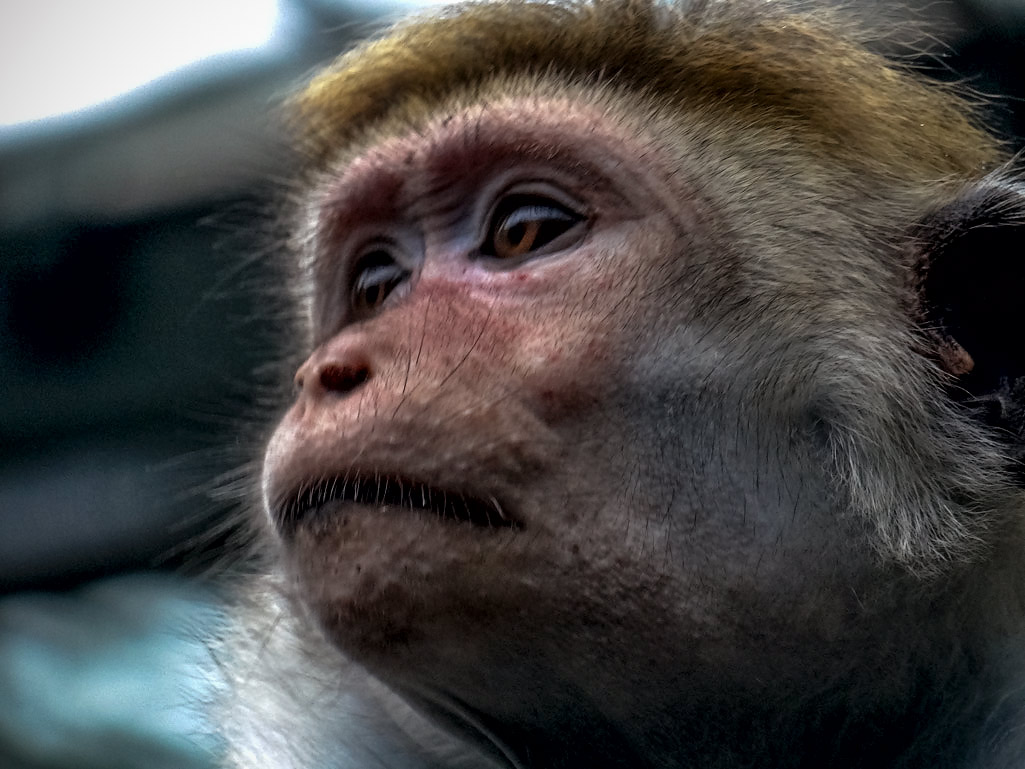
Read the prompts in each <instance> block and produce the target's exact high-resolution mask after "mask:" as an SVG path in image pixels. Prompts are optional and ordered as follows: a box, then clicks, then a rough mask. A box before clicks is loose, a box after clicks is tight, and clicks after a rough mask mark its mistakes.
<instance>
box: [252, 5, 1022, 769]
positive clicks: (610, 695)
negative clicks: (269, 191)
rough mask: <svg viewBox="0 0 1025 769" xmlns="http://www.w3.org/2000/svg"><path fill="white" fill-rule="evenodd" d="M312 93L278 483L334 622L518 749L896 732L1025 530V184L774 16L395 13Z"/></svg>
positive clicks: (819, 26)
mask: <svg viewBox="0 0 1025 769" xmlns="http://www.w3.org/2000/svg"><path fill="white" fill-rule="evenodd" d="M296 112H297V114H298V115H299V117H300V120H301V124H302V130H303V131H304V138H303V143H304V147H305V148H306V149H307V151H308V158H309V163H308V165H307V168H306V170H305V173H304V175H303V184H302V193H301V195H300V200H301V203H300V205H299V206H298V211H297V216H296V219H297V221H298V222H299V224H298V226H297V236H296V238H295V242H296V243H297V244H298V246H299V255H298V259H297V262H298V265H299V268H298V272H299V286H300V290H301V306H302V307H303V308H304V311H305V313H306V317H307V319H308V324H309V346H308V349H309V354H308V357H307V358H306V360H305V362H304V363H302V365H301V366H300V367H299V369H298V373H297V374H296V378H295V381H296V389H297V394H296V397H295V401H294V404H293V405H292V406H291V408H290V409H289V410H288V412H287V413H286V414H285V415H284V417H283V419H282V420H281V422H280V424H279V425H278V427H277V429H276V431H275V432H274V434H273V437H272V439H271V441H270V443H269V447H268V448H267V452H266V457H265V465H264V474H263V482H262V488H263V495H264V500H265V505H266V510H267V513H268V519H269V520H270V521H271V522H272V524H273V529H274V531H275V532H276V535H275V536H276V537H277V540H278V543H279V546H280V552H281V557H282V562H283V563H284V565H285V571H286V573H287V574H288V575H289V579H290V580H292V584H293V585H294V588H295V593H296V595H297V596H298V597H299V602H300V604H301V605H302V606H303V607H304V610H305V611H308V613H309V616H310V617H311V618H312V620H313V621H314V622H315V623H316V624H317V625H318V626H319V627H320V629H321V630H322V632H323V633H324V634H325V636H326V637H327V638H328V639H329V640H330V641H331V642H333V643H334V644H335V645H336V646H337V647H338V648H339V649H341V650H342V651H343V652H344V654H345V655H346V656H347V657H349V658H350V659H352V660H354V661H355V662H356V663H358V664H360V665H362V666H364V667H365V668H366V669H367V670H369V671H370V672H371V673H372V674H373V675H374V676H376V677H377V678H379V679H380V680H381V681H383V682H384V683H385V684H386V685H387V686H388V687H390V689H392V690H394V691H395V692H397V693H398V694H399V695H400V696H401V697H402V698H404V699H405V700H406V701H407V702H409V703H410V704H412V705H413V707H414V708H416V709H417V710H418V711H421V712H423V713H426V714H428V716H429V717H430V718H432V719H434V720H435V721H437V722H438V723H441V724H442V725H443V726H444V727H445V728H446V729H449V730H451V731H452V732H453V733H456V734H458V735H459V736H460V737H461V738H464V739H466V740H468V741H469V742H472V743H474V744H477V745H479V746H481V748H482V749H483V750H484V751H485V752H486V753H488V754H490V755H491V756H492V757H493V758H495V759H496V760H498V761H499V763H500V764H502V765H508V766H524V767H525V766H606V765H608V766H613V765H615V766H618V765H623V766H649V765H650V766H678V765H679V766H684V765H691V764H689V763H688V762H689V761H697V758H698V757H700V756H703V755H706V754H707V753H708V752H709V751H710V750H711V749H712V747H713V746H715V747H717V748H718V749H721V748H722V745H723V744H733V743H736V744H735V745H734V747H731V748H730V749H731V750H734V751H735V754H734V755H733V760H735V761H739V760H740V759H739V758H738V756H742V755H745V753H744V751H745V750H748V749H751V750H755V749H757V750H759V751H761V752H760V754H759V755H762V756H763V757H764V756H770V755H775V754H774V753H773V752H772V751H773V750H774V748H773V747H771V745H772V741H771V739H770V736H771V733H772V729H777V730H778V731H779V732H780V733H785V734H787V735H788V736H789V737H790V744H791V745H792V744H793V743H794V742H795V741H798V740H801V739H804V737H805V736H807V735H809V734H813V733H814V734H824V733H826V732H827V731H828V732H829V733H830V734H831V735H833V736H835V735H837V734H840V733H843V734H845V735H846V736H845V739H847V740H849V741H851V742H857V743H858V744H860V745H862V746H863V747H864V750H863V752H862V754H861V755H862V757H864V756H865V755H879V756H884V755H886V756H888V755H889V754H890V753H889V752H893V751H896V750H898V748H899V749H901V750H903V749H905V748H906V747H907V746H906V744H905V743H906V742H909V741H911V740H912V737H905V738H900V739H898V740H897V741H896V742H894V741H893V740H890V741H886V740H883V739H882V738H881V737H879V735H881V734H883V732H884V731H885V730H884V729H881V728H879V727H878V722H879V719H881V718H891V719H893V723H895V724H906V723H907V722H908V720H909V719H911V717H912V714H913V713H917V712H920V711H916V710H915V709H914V708H912V707H910V706H909V705H908V704H907V703H908V701H909V699H910V693H911V692H915V693H918V694H922V695H923V697H926V700H925V701H928V702H932V700H930V699H928V697H931V696H932V695H933V694H934V692H933V689H932V688H931V687H932V684H931V683H930V684H925V683H923V680H926V679H928V680H929V681H933V680H934V679H935V682H936V686H937V687H938V686H940V682H941V681H942V682H946V683H949V682H950V681H953V680H960V679H959V676H961V675H963V669H962V665H961V664H960V663H959V662H956V661H954V659H955V658H956V656H957V653H958V650H964V649H971V650H973V651H974V650H976V649H977V647H980V646H981V645H982V644H983V642H982V641H981V640H978V639H977V637H976V636H979V637H981V636H982V635H983V633H982V631H981V628H983V627H984V626H986V627H990V626H991V625H992V622H991V621H989V620H983V619H981V616H982V615H983V614H984V612H989V611H990V610H991V609H992V606H993V601H992V600H990V599H989V598H987V597H986V596H989V595H990V594H991V590H990V589H989V588H986V587H983V585H990V584H992V580H993V579H995V578H997V577H995V576H994V575H997V574H999V575H1001V576H1000V577H999V578H1000V579H1002V580H1005V581H1007V580H1008V579H1009V578H1007V577H1006V575H1005V572H1007V571H1008V570H1007V568H1006V567H1005V564H1006V563H1007V561H1006V559H1003V558H997V557H996V555H995V554H996V553H997V552H998V551H1000V550H1001V548H1004V547H1007V546H1009V545H1008V543H1010V542H1012V541H1013V542H1014V543H1015V544H1019V543H1020V532H1019V529H1020V520H1019V518H1020V515H1018V514H1019V513H1020V510H1021V498H1020V494H1019V491H1018V487H1017V484H1016V479H1015V477H1014V472H1013V470H1012V468H1011V460H1012V459H1013V457H1014V447H1013V445H1012V444H1013V443H1014V441H1013V440H1011V441H1008V440H1005V439H1004V438H1002V437H1001V435H1000V434H999V430H994V429H993V428H994V426H995V427H998V428H1000V429H1003V430H1004V434H1005V435H1010V434H1011V433H1013V432H1014V430H1013V429H1008V428H1009V427H1011V428H1014V427H1015V426H1016V425H1017V423H1016V422H1015V420H1018V421H1019V422H1020V412H1019V411H1018V410H1017V409H1016V407H1014V406H1013V404H1014V403H1016V401H1015V400H1014V396H1015V393H1016V392H1017V390H1016V388H1015V385H1016V382H1017V378H1018V377H1019V376H1020V375H1022V374H1023V373H1025V372H1023V367H1022V366H1021V365H1020V364H1021V363H1022V355H1021V353H1020V351H1017V346H1016V345H1014V344H1012V343H1009V341H1010V340H1009V338H1008V328H1009V327H1010V325H1011V324H1010V323H1009V322H1008V318H1007V317H1006V314H1007V309H1006V308H1007V305H1008V304H1010V301H1009V300H1010V299H1011V294H1013V293H1014V292H1016V291H1018V290H1019V289H1020V288H1021V285H1022V278H1023V277H1025V276H1023V272H1022V267H1021V265H1019V264H1017V263H1016V262H1015V260H1014V257H1013V256H1012V251H1013V247H1012V243H1016V242H1017V240H1016V235H1015V227H1016V226H1017V223H1018V220H1019V219H1020V216H1021V211H1022V194H1021V193H1022V188H1021V187H1020V186H1016V184H1015V183H1013V182H1010V181H1007V179H1008V177H1007V174H1006V173H1002V172H1001V171H1000V170H999V169H1000V164H1001V163H1002V162H1003V155H1002V152H1001V150H1000V148H999V146H998V144H997V143H996V142H995V141H994V140H992V139H991V138H989V137H988V136H987V135H986V134H985V133H984V132H983V131H982V130H980V129H979V128H978V127H977V125H976V121H975V117H974V115H973V114H972V111H971V110H970V109H969V108H968V107H967V106H966V104H965V103H964V102H963V100H962V99H960V97H958V96H956V95H955V94H953V93H951V92H949V91H945V90H943V89H941V88H939V87H934V86H930V85H927V84H925V83H924V82H922V81H921V80H919V79H918V78H917V77H916V76H913V75H911V74H909V73H907V72H904V71H901V70H900V69H897V68H895V67H894V66H892V65H891V64H889V63H887V62H886V61H884V60H883V59H882V58H880V57H877V56H876V55H875V54H872V53H869V52H868V51H866V50H865V49H863V48H861V47H860V46H858V45H856V44H854V43H851V42H847V41H845V40H844V39H843V38H842V37H840V36H837V35H835V34H834V33H833V32H832V31H830V28H829V25H828V24H825V23H821V22H817V21H816V20H815V19H814V18H809V17H803V16H798V15H793V14H791V13H790V12H789V11H786V10H785V9H784V10H780V9H775V8H766V9H762V10H760V11H758V12H757V13H756V12H755V11H754V10H753V9H751V8H747V7H746V6H745V7H744V8H741V7H740V5H738V4H732V5H729V6H727V7H719V6H718V5H717V4H708V5H707V6H704V5H703V6H702V7H701V8H698V7H695V8H692V9H689V10H687V9H680V8H676V7H670V6H665V5H663V4H659V3H646V2H618V0H617V1H614V2H604V0H600V1H598V2H588V3H585V4H581V5H580V6H579V7H578V6H569V5H560V4H548V3H506V4H498V5H480V6H468V7H466V8H464V9H461V10H458V11H454V12H450V13H447V14H441V15H438V16H436V17H435V18H433V19H428V20H421V21H418V22H414V23H410V24H406V25H402V26H400V27H398V28H397V29H396V30H395V31H393V32H392V33H391V34H390V35H389V36H387V37H385V38H383V39H382V40H379V41H376V42H373V43H369V44H367V45H365V46H363V47H361V48H359V49H357V50H356V51H355V52H353V53H350V54H348V55H346V56H345V57H343V58H342V59H341V60H340V61H339V62H338V63H337V64H336V65H334V66H333V67H332V68H330V69H329V70H328V71H327V72H326V73H324V74H322V75H320V76H318V78H317V79H315V80H314V81H313V82H312V84H311V85H310V86H309V87H308V89H307V90H306V91H305V92H304V93H303V94H302V95H300V97H299V98H298V100H297V109H296ZM980 223H983V224H985V225H986V228H987V229H986V230H985V231H983V230H980V229H978V225H979V224H980ZM977 252H984V254H985V255H984V256H982V257H979V258H976V256H975V254H976V253H977ZM1009 280H1010V281H1011V282H1010V284H1008V283H1007V281H1009ZM1002 285H1010V286H1013V288H1010V287H1008V288H1004V289H1001V293H999V294H998V295H999V296H1001V297H1003V298H1004V299H1005V300H1008V301H1007V302H1006V303H1003V304H1004V306H1003V307H1002V308H1001V309H999V310H994V311H990V310H989V309H988V306H987V299H986V296H987V295H988V293H987V292H989V291H990V290H994V289H999V287H1000V286H1002ZM1001 313H1003V314H1001ZM994 403H995V404H998V405H999V406H1000V408H996V409H995V408H994V407H993V404H994ZM984 404H989V406H984ZM980 410H985V411H986V414H987V415H989V421H988V422H987V419H981V418H980V413H979V412H980ZM1017 426H1018V427H1020V425H1017ZM1012 437H1014V436H1012ZM994 564H1000V565H999V566H997V565H994ZM1005 596H1006V593H1005ZM1014 600H1017V599H1014ZM1004 613H1005V614H1006V612H1004ZM972 622H977V625H976V630H977V631H978V632H976V630H966V631H965V632H960V631H959V632H958V633H953V632H952V630H951V628H952V627H955V626H957V627H959V628H960V627H962V626H963V627H970V626H971V623H972ZM959 623H960V624H959ZM968 658H971V659H975V658H974V657H971V655H970V654H967V653H966V655H965V659H968ZM937 660H939V661H937ZM905 695H908V696H905ZM922 701H923V700H922V699H921V698H920V699H918V700H916V702H918V703H919V705H920V703H921V702H922ZM798 703H799V704H798ZM921 707H926V706H921ZM930 707H931V706H930ZM849 712H859V713H870V714H872V715H873V718H868V717H866V718H864V719H862V720H861V721H857V722H855V721H853V720H852V719H849V718H847V716H846V715H845V714H846V713H849ZM901 719H905V720H901ZM770 727H771V728H770ZM863 727H864V728H863ZM844 730H846V731H844ZM873 730H874V731H873ZM745 734H748V735H754V736H753V737H751V741H750V742H749V743H745V742H744V740H743V739H740V735H745ZM738 740H739V741H738ZM901 740H903V742H901ZM937 744H938V743H937ZM815 745H817V746H818V747H817V749H818V750H819V751H820V758H823V760H826V758H825V757H828V756H829V755H832V753H830V752H829V751H834V750H835V749H836V745H837V740H836V739H832V740H827V739H821V740H819V741H817V742H815ZM865 746H867V747H865ZM872 751H876V753H872ZM887 751H889V752H887ZM503 762H504V763H503ZM770 764H771V762H770ZM770 764H767V765H770ZM710 765H715V766H720V765H722V766H725V765H733V764H728V763H719V764H710ZM771 765H774V764H771Z"/></svg>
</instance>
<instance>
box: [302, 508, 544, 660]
mask: <svg viewBox="0 0 1025 769" xmlns="http://www.w3.org/2000/svg"><path fill="white" fill-rule="evenodd" d="M463 500H466V502H465V503H464V501H463ZM457 506H458V507H459V508H460V510H461V511H462V512H464V515H462V516H457V515H455V514H454V513H453V507H456V506H453V505H451V504H450V505H447V506H445V507H441V506H439V507H438V508H436V509H432V508H417V507H411V506H410V505H408V504H363V503H360V502H353V501H337V500H335V501H328V502H326V503H323V504H320V505H317V506H315V507H313V508H311V509H310V510H309V511H307V513H306V514H305V515H303V517H302V520H301V521H299V522H298V523H297V524H296V525H295V527H294V530H293V531H291V532H290V534H289V535H288V536H286V537H285V538H284V550H285V562H286V567H287V569H288V571H289V573H290V574H291V575H292V577H293V579H294V580H295V581H296V583H297V588H298V591H299V593H300V594H301V595H302V596H303V601H304V603H305V604H306V605H307V606H308V607H309V609H310V610H311V611H312V612H313V613H314V615H315V616H316V617H317V619H318V620H319V623H320V625H321V626H322V628H323V629H324V630H325V632H326V633H327V635H328V636H329V637H330V638H331V639H332V640H333V641H334V642H335V643H337V644H338V645H339V646H340V647H341V648H342V649H343V650H344V651H345V652H347V653H348V654H350V655H351V656H353V657H354V658H357V659H359V660H361V661H364V662H368V663H370V662H372V661H373V659H374V658H375V657H378V656H379V655H381V654H382V653H385V654H386V655H387V656H388V657H389V658H394V657H395V656H396V655H397V654H398V655H401V653H402V651H403V650H405V649H410V648H412V647H415V646H416V645H417V644H418V643H422V642H424V639H425V638H432V639H437V638H439V637H445V636H448V635H449V634H451V633H454V634H456V635H457V636H462V635H464V634H466V633H468V632H471V631H472V632H473V633H479V629H480V628H481V627H489V626H492V625H493V624H494V623H495V621H497V620H499V619H500V617H501V616H502V615H503V613H504V609H503V606H505V605H516V604H518V603H519V602H520V601H521V600H522V595H520V593H521V591H522V589H523V588H524V587H527V586H529V585H528V584H526V583H529V582H530V580H512V579H504V580H503V579H498V575H503V574H522V573H524V570H525V569H527V568H529V567H528V565H527V564H525V563H523V562H522V561H523V560H524V558H525V555H526V552H525V551H524V550H523V548H521V547H519V546H517V538H519V537H521V536H522V533H523V532H522V531H521V527H520V526H518V525H516V524H514V523H513V522H511V521H509V520H508V519H506V520H503V521H501V525H499V524H498V523H496V522H494V521H493V520H489V519H488V518H486V517H485V516H484V512H483V510H484V508H483V507H482V506H480V505H476V503H474V502H472V501H469V500H468V498H462V497H460V503H459V504H458V505H457ZM475 508H476V509H475ZM494 518H497V517H496V516H492V519H494ZM496 580H497V581H496Z"/></svg>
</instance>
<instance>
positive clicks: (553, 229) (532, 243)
mask: <svg viewBox="0 0 1025 769" xmlns="http://www.w3.org/2000/svg"><path fill="white" fill-rule="evenodd" d="M580 219H581V217H580V216H579V215H578V214H576V213H574V212H572V211H570V210H568V209H567V208H566V207H565V206H562V205H561V204H559V203H556V202H555V201H553V200H549V199H548V198H543V197H539V196H534V195H512V196H510V197H508V198H506V199H505V200H503V201H502V202H501V203H500V204H499V206H498V208H497V209H496V210H495V214H494V216H493V217H492V219H491V226H490V228H489V229H488V234H487V238H486V239H485V241H484V244H483V246H482V248H481V252H482V253H483V254H485V255H487V256H494V257H496V258H498V259H522V258H523V257H526V256H529V255H531V254H533V253H535V252H539V251H541V250H542V249H544V248H545V247H546V246H548V245H550V244H552V243H553V242H554V241H556V240H558V239H559V237H560V236H562V235H564V234H566V233H567V232H569V231H570V230H572V229H573V227H575V226H576V225H577V224H578V223H579V222H580ZM556 245H558V244H556Z"/></svg>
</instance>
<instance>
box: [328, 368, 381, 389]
mask: <svg viewBox="0 0 1025 769" xmlns="http://www.w3.org/2000/svg"><path fill="white" fill-rule="evenodd" d="M368 379H370V367H369V366H367V365H365V364H354V365H350V364H345V365H338V364H328V365H325V366H324V367H323V368H322V369H321V370H320V385H321V387H323V388H324V389H325V390H327V391H329V392H337V393H342V394H344V393H348V392H352V391H353V390H355V389H356V388H357V387H359V386H360V385H362V384H363V383H364V382H366V381H367V380H368Z"/></svg>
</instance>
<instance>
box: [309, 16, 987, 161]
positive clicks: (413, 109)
mask: <svg viewBox="0 0 1025 769" xmlns="http://www.w3.org/2000/svg"><path fill="white" fill-rule="evenodd" d="M847 37H849V35H846V34H845V33H844V25H843V24H842V23H839V22H838V21H836V20H835V19H832V18H830V17H828V16H826V17H823V16H821V15H809V14H808V13H800V14H798V13H795V12H794V11H793V9H792V8H789V7H788V4H787V3H785V2H758V3H752V2H729V3H724V2H709V3H706V2H692V3H687V2H677V3H662V2H656V1H653V0H585V1H584V2H559V3H547V2H535V1H533V0H526V1H525V0H510V1H509V2H503V3H494V4H480V5H478V4H467V5H463V6H456V7H454V8H452V9H450V10H449V11H448V12H447V13H444V14H442V15H439V16H434V17H431V18H426V19H420V20H414V21H412V22H408V23H406V24H403V25H400V26H399V27H397V28H396V29H394V30H393V31H392V32H391V33H390V34H388V35H387V36H386V37H384V38H383V39H380V40H377V41H373V42H370V43H367V44H364V45H363V46H360V47H358V48H357V49H356V50H354V51H352V52H350V53H349V54H347V55H345V56H342V57H341V58H340V59H339V60H338V61H337V62H336V63H335V65H333V66H331V67H329V68H328V69H327V70H326V71H324V72H323V73H322V74H320V75H319V76H318V77H316V78H315V79H314V80H313V81H312V83H310V85H309V86H308V88H307V89H306V90H305V91H304V92H303V93H302V94H300V95H299V97H298V99H297V108H298V109H297V112H298V117H299V121H300V123H301V124H302V129H301V130H302V131H303V133H304V134H305V137H304V138H305V141H306V144H307V145H308V146H309V147H310V150H311V152H312V157H313V160H314V162H315V163H318V164H319V163H322V162H324V161H325V160H326V159H328V158H330V157H331V156H332V154H333V152H335V151H336V150H337V148H338V147H340V146H344V145H345V144H346V143H348V142H350V141H353V140H354V139H357V138H358V137H359V136H360V134H361V132H364V131H366V130H367V129H368V128H371V127H372V126H374V125H375V124H376V123H379V122H380V121H382V120H386V119H388V118H389V117H397V118H400V119H410V118H415V117H416V116H418V115H419V116H422V115H423V114H424V112H425V111H427V109H428V107H430V106H436V105H437V104H439V103H440V102H443V101H444V100H446V99H447V98H449V97H452V96H456V95H458V94H460V93H466V92H467V91H470V92H471V93H472V92H473V91H481V90H486V85H487V83H488V82H489V81H490V80H493V79H494V78H495V77H496V76H500V77H503V76H504V77H509V76H515V75H519V74H551V75H555V76H557V77H561V78H563V79H568V80H570V81H575V82H579V83H581V84H585V85H586V84H592V85H595V86H611V87H613V88H626V89H631V90H640V91H643V92H645V93H648V94H650V95H651V96H652V97H654V98H655V99H656V100H660V101H663V102H666V103H668V104H670V105H679V106H685V107H698V106H700V107H701V108H702V109H704V110H719V109H722V110H727V111H729V112H730V113H731V114H734V115H737V114H745V113H746V114H750V115H751V116H752V118H753V119H756V120H757V122H758V123H760V124H779V125H781V126H784V127H785V128H786V129H787V130H788V131H790V132H795V131H796V132H798V133H799V135H801V136H802V137H803V142H805V143H806V144H807V145H808V146H810V147H812V148H813V149H815V150H816V151H817V152H818V153H819V154H821V155H822V156H825V157H835V158H837V159H841V160H842V161H843V162H846V163H847V164H848V165H849V166H854V167H859V166H864V165H866V164H867V165H870V166H872V167H874V168H875V169H876V170H877V171H880V172H883V173H886V171H887V168H888V165H889V164H892V165H893V166H894V169H893V170H894V171H895V172H896V173H897V174H899V175H900V176H901V177H903V178H904V179H907V180H909V181H912V180H915V179H919V178H921V179H936V178H942V177H946V176H949V175H969V176H975V175H978V174H979V172H980V171H981V170H984V169H986V168H988V167H991V166H992V165H993V164H994V163H995V162H997V161H998V160H999V156H1000V152H999V150H998V147H997V145H996V143H995V142H994V141H993V140H992V139H991V138H990V137H988V136H987V135H986V133H985V132H984V131H983V130H981V129H980V128H979V127H978V126H977V125H976V124H975V121H974V120H973V118H972V111H971V109H970V108H968V105H966V103H965V102H964V100H963V99H962V98H960V97H958V96H957V95H955V94H954V93H952V92H951V91H950V89H945V88H942V87H939V86H935V85H927V84H925V83H923V82H922V80H921V79H920V78H918V77H916V76H914V75H913V74H911V73H909V72H906V71H902V70H901V69H900V68H898V67H896V66H894V65H893V64H892V63H890V62H887V61H886V60H885V59H884V58H883V57H881V56H878V55H875V54H873V53H871V52H870V51H868V50H866V49H865V48H864V47H862V46H861V45H860V44H859V43H858V42H857V41H849V40H847V39H846V38H847ZM596 73H597V74H596Z"/></svg>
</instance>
